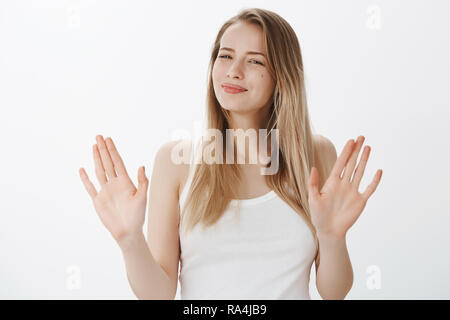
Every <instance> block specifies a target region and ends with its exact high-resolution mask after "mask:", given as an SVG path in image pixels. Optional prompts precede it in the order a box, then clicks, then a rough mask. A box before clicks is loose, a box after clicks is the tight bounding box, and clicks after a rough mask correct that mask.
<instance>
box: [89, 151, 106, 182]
mask: <svg viewBox="0 0 450 320" xmlns="http://www.w3.org/2000/svg"><path fill="white" fill-rule="evenodd" d="M92 153H93V154H94V163H95V175H96V176H97V179H98V182H100V185H104V184H105V183H106V182H108V179H107V178H106V173H105V168H104V167H103V164H102V160H101V159H100V152H99V150H98V147H97V145H96V144H94V145H93V146H92Z"/></svg>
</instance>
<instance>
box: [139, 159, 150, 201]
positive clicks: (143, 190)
mask: <svg viewBox="0 0 450 320" xmlns="http://www.w3.org/2000/svg"><path fill="white" fill-rule="evenodd" d="M147 189H148V179H147V177H146V176H145V167H144V166H142V167H140V168H139V169H138V193H140V194H141V195H142V196H145V195H146V194H147Z"/></svg>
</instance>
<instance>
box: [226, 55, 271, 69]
mask: <svg viewBox="0 0 450 320" xmlns="http://www.w3.org/2000/svg"><path fill="white" fill-rule="evenodd" d="M225 57H230V56H229V55H227V54H225V55H222V56H219V58H224V59H226V58H225ZM250 61H255V62H256V64H260V65H262V66H263V64H262V63H261V62H259V61H258V60H255V59H252V60H250ZM254 64H255V63H254Z"/></svg>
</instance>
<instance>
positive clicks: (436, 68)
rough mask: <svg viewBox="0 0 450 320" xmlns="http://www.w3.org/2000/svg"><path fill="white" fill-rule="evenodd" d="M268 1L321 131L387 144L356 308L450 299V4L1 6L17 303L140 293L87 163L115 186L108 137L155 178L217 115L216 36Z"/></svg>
mask: <svg viewBox="0 0 450 320" xmlns="http://www.w3.org/2000/svg"><path fill="white" fill-rule="evenodd" d="M251 7H259V8H263V9H269V10H272V11H274V12H276V13H278V14H279V15H281V16H282V17H283V18H284V19H286V20H287V21H288V22H289V23H290V24H291V26H292V27H293V28H294V30H295V32H296V34H297V36H298V38H299V40H300V45H301V50H302V54H303V62H304V70H305V77H306V78H305V79H306V87H307V97H308V108H309V112H310V114H311V121H312V124H313V128H314V131H315V132H316V133H319V134H322V135H324V136H325V137H327V138H329V139H330V140H331V141H332V142H333V143H334V145H335V146H336V149H337V151H338V154H340V152H341V151H342V148H343V146H344V144H345V142H346V141H347V140H348V139H350V138H356V137H357V136H358V135H364V136H365V137H366V141H365V145H370V146H371V147H372V152H371V155H370V158H369V162H368V165H367V167H366V171H365V175H364V178H363V180H362V182H361V188H360V191H361V192H362V191H363V190H365V188H366V186H367V185H368V184H369V183H370V182H371V181H372V178H373V176H374V174H375V172H376V170H378V169H383V177H382V180H381V183H380V185H379V186H378V189H377V191H376V192H375V193H374V194H373V195H372V197H371V198H370V199H369V201H368V202H367V205H366V208H365V209H364V211H363V213H362V214H361V216H360V218H359V219H358V220H357V222H356V223H355V224H354V225H353V227H352V228H351V229H350V231H349V232H348V235H347V247H348V250H349V254H350V258H351V262H352V266H353V271H354V284H353V288H352V290H351V291H350V293H349V294H348V295H347V297H346V299H449V298H450V273H449V272H448V271H449V270H450V255H449V252H450V250H449V243H450V232H449V231H448V230H449V226H450V224H449V222H450V217H449V215H450V212H449V203H448V199H449V196H448V195H449V191H450V190H449V189H450V188H449V180H450V170H449V164H450V152H449V147H450V135H449V133H450V130H449V119H450V111H449V108H450V90H449V80H450V62H449V57H450V45H449V41H448V39H450V20H449V19H448V12H450V2H449V1H446V0H434V1H424V0H422V1H406V0H404V1H399V0H397V1H387V0H383V1H378V0H377V1H375V0H373V1H364V0H361V1H356V0H354V1H349V0H346V1H343V0H341V1H332V0H330V1H317V0H315V1H295V2H294V1H290V0H289V1H288V0H286V1H282V0H277V1H231V0H229V1H192V2H190V1H143V0H142V1H125V0H123V1H120V0H102V1H100V0H98V1H92V0H84V1H75V0H72V1H69V0H66V1H61V0H45V1H44V0H41V1H31V0H28V1H23V0H22V1H20V0H4V1H1V2H0V107H1V117H0V142H1V147H2V152H1V156H0V169H1V175H0V198H1V199H0V298H2V299H136V297H135V296H134V294H133V292H132V290H131V288H130V286H129V283H128V281H127V276H126V269H125V264H124V260H123V257H122V253H121V251H120V248H119V247H118V246H117V244H116V243H115V241H114V239H113V238H112V237H111V236H110V234H109V232H108V231H107V230H106V228H105V227H104V226H103V225H102V223H101V221H100V219H99V218H98V216H97V213H96V212H95V210H94V207H93V205H92V202H91V199H90V198H89V196H88V194H87V192H86V191H85V189H84V186H83V185H82V183H81V180H80V178H79V175H78V169H79V168H80V167H84V168H85V169H86V171H87V173H88V175H89V177H90V178H91V180H92V181H94V183H95V185H96V186H97V187H98V186H99V185H98V181H97V180H96V178H95V174H94V164H93V160H92V152H91V148H92V145H93V144H94V143H95V136H96V135H97V134H102V135H103V136H104V137H108V136H110V137H112V138H113V139H114V141H115V143H116V146H117V147H118V149H119V152H120V154H121V155H122V157H123V159H124V161H125V164H126V167H127V169H128V172H129V174H130V176H131V178H132V179H133V181H135V183H137V169H138V167H139V166H141V165H145V167H146V171H147V176H148V177H150V176H151V172H152V164H153V160H154V156H155V154H156V151H157V150H158V148H159V147H160V146H161V145H162V144H163V143H165V142H167V141H170V140H172V139H173V138H174V135H175V134H176V133H177V132H178V133H179V132H182V131H183V130H184V132H185V133H186V132H188V133H191V134H193V130H194V127H195V125H196V124H198V123H202V121H203V119H204V113H205V93H206V83H207V68H208V62H209V57H210V52H211V48H212V44H213V41H214V39H215V37H216V34H217V32H218V30H219V28H220V26H221V25H222V24H223V23H224V22H225V21H226V20H227V19H228V18H230V17H231V16H233V15H235V14H237V13H238V11H239V10H241V9H244V8H251ZM146 227H147V222H146V224H145V226H144V231H145V233H146ZM178 289H179V288H178ZM310 289H311V290H310V291H311V297H312V299H321V297H320V295H319V294H318V292H317V290H316V287H315V270H314V265H313V267H312V270H311V281H310ZM176 298H177V299H179V291H178V293H177V297H176Z"/></svg>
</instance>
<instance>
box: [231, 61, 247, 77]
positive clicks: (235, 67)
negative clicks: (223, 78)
mask: <svg viewBox="0 0 450 320" xmlns="http://www.w3.org/2000/svg"><path fill="white" fill-rule="evenodd" d="M227 76H228V77H229V78H236V77H238V78H242V76H243V73H242V68H241V65H240V63H239V62H238V61H236V62H234V63H232V64H231V66H230V68H229V69H228V73H227Z"/></svg>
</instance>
